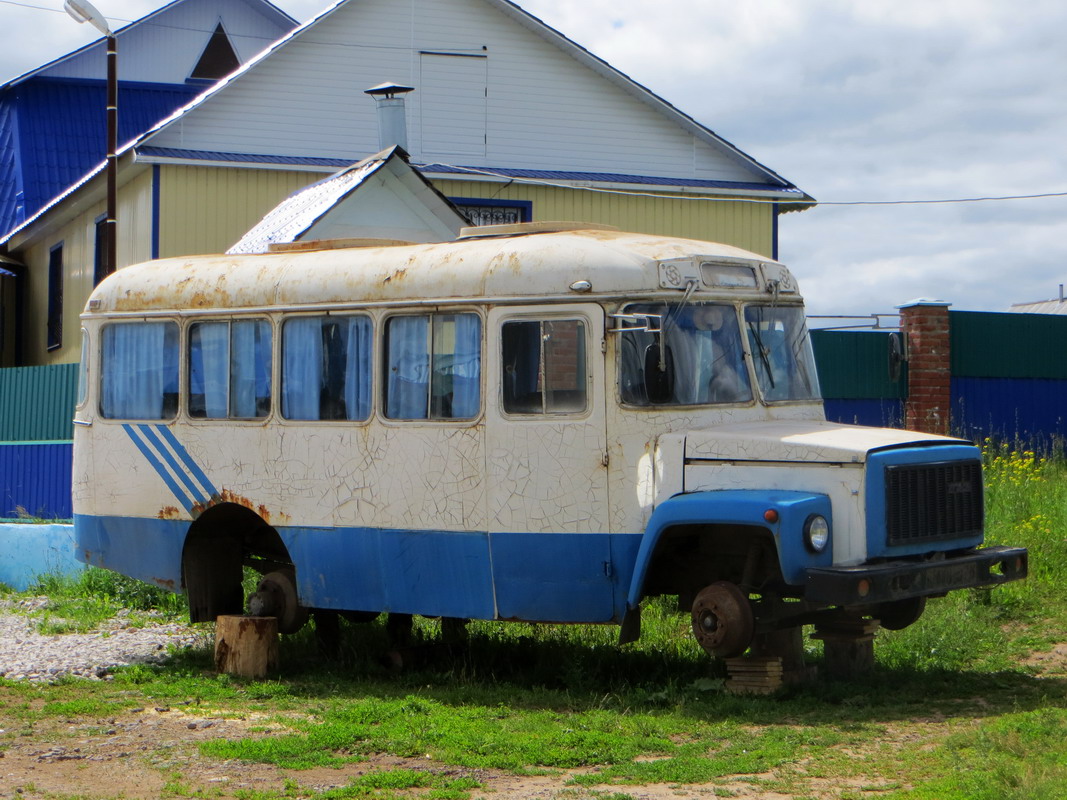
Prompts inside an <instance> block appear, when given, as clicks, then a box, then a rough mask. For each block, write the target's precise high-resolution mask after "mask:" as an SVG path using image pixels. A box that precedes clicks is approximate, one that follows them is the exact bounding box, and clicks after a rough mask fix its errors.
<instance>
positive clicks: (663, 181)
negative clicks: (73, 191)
mask: <svg viewBox="0 0 1067 800" xmlns="http://www.w3.org/2000/svg"><path fill="white" fill-rule="evenodd" d="M137 152H138V153H139V154H140V155H142V156H147V157H149V158H153V157H154V158H166V159H174V160H176V161H210V162H215V163H233V164H273V165H291V166H307V167H347V166H349V165H350V164H351V163H352V161H351V159H345V158H321V157H313V156H306V157H305V156H277V155H266V154H259V153H226V152H220V151H214V150H185V149H181V148H175V147H152V146H142V147H138V148H137ZM413 166H415V167H416V168H417V169H418V170H419V171H420V172H423V173H434V174H438V175H442V174H444V175H456V176H463V175H482V176H486V175H490V176H500V177H503V178H526V179H529V180H540V181H582V182H599V183H629V184H635V185H641V186H685V187H691V188H696V189H734V190H745V191H763V192H766V191H777V192H794V193H796V194H797V195H798V196H802V195H803V192H801V191H800V190H799V189H797V188H796V187H795V186H793V185H792V184H786V185H784V186H775V185H773V184H766V183H742V182H738V181H713V180H702V179H697V178H670V177H658V176H653V175H626V174H622V173H615V172H569V171H565V170H547V169H515V168H512V167H464V166H453V165H449V164H414V165H413Z"/></svg>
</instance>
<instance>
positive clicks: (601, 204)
mask: <svg viewBox="0 0 1067 800" xmlns="http://www.w3.org/2000/svg"><path fill="white" fill-rule="evenodd" d="M321 178H322V175H321V174H319V173H313V172H287V171H278V170H259V169H233V168H217V167H176V166H165V167H163V168H162V191H161V201H160V206H161V214H160V217H161V219H162V220H163V222H162V230H161V232H160V242H159V245H160V247H159V254H160V256H161V257H166V256H176V255H187V254H192V253H221V252H223V251H225V250H227V249H228V248H229V247H230V246H231V245H233V243H234V242H236V241H237V240H238V239H239V238H240V237H241V236H243V235H244V234H245V233H246V232H247V231H248V229H249V228H251V227H252V226H253V225H255V224H256V223H257V222H259V221H260V219H262V218H263V216H264V215H265V214H266V213H267V212H268V211H270V210H271V209H272V208H274V207H275V206H276V205H277V204H278V203H280V202H281V201H282V200H283V199H285V198H286V197H288V196H289V195H290V194H292V193H293V192H294V191H296V190H297V189H299V188H301V187H303V186H306V185H307V184H309V183H313V182H314V181H317V180H320V179H321ZM434 185H435V186H436V187H437V188H438V189H439V190H440V191H441V192H442V193H444V194H445V195H447V196H448V197H454V198H463V197H472V198H473V197H477V198H485V197H493V198H496V199H499V200H525V201H530V202H532V203H533V219H534V220H535V221H542V220H553V221H555V220H565V221H580V222H597V223H602V224H607V225H614V226H616V227H618V228H621V229H623V230H629V231H637V232H640V233H658V234H662V235H664V236H685V237H690V238H693V239H704V240H708V241H713V242H723V243H724V244H731V245H734V246H736V247H743V248H744V249H746V250H751V251H753V252H756V253H760V254H762V255H766V256H770V255H771V254H772V251H773V241H774V239H773V227H774V221H773V220H774V211H773V206H772V205H771V204H770V203H743V202H738V201H734V200H723V199H698V196H696V195H673V196H670V197H665V198H650V197H641V196H637V195H625V194H614V193H611V194H609V193H604V192H589V191H584V190H576V189H560V188H555V187H550V186H533V185H527V184H511V185H508V186H504V187H501V186H500V185H499V184H493V183H480V182H474V181H452V180H442V181H435V182H434Z"/></svg>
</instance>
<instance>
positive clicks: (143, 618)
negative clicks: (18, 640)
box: [27, 567, 188, 635]
mask: <svg viewBox="0 0 1067 800" xmlns="http://www.w3.org/2000/svg"><path fill="white" fill-rule="evenodd" d="M27 594H30V595H46V596H47V597H48V604H47V605H46V606H45V607H44V609H42V610H39V611H34V612H32V615H33V616H34V617H35V618H36V620H37V628H38V631H39V632H40V633H43V634H48V635H51V634H60V633H85V632H87V631H92V630H95V629H96V628H98V627H99V626H100V624H101V623H103V622H104V621H106V620H109V619H111V618H113V617H114V616H115V615H116V614H118V613H119V612H120V611H122V610H125V611H126V612H129V614H128V616H127V619H126V622H127V624H128V625H129V626H135V627H141V626H143V625H145V624H147V623H148V622H149V621H153V620H154V621H160V619H161V618H162V619H170V620H172V619H180V618H183V617H185V616H186V615H187V614H188V605H187V603H186V600H185V597H184V595H178V594H174V593H172V592H168V591H166V590H164V589H160V588H158V587H155V586H150V585H149V584H147V583H142V582H141V581H137V580H134V579H133V578H127V577H126V576H124V575H119V574H118V573H116V572H111V571H109V570H104V569H97V568H95V567H89V568H88V569H86V570H85V571H83V572H82V573H81V574H79V575H78V576H77V577H69V576H64V575H41V576H38V578H37V580H36V581H35V583H34V585H33V586H31V587H30V589H29V590H28V592H27Z"/></svg>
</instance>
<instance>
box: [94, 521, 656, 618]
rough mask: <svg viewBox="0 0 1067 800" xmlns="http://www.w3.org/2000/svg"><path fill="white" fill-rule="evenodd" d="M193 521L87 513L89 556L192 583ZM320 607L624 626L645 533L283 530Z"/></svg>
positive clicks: (308, 598)
mask: <svg viewBox="0 0 1067 800" xmlns="http://www.w3.org/2000/svg"><path fill="white" fill-rule="evenodd" d="M188 527H189V523H188V522H180V521H174V520H157V519H131V518H121V517H87V516H78V517H76V518H75V531H76V538H77V542H78V557H79V559H80V560H82V561H85V562H86V563H88V564H92V565H95V566H100V567H106V568H107V569H112V570H115V571H116V572H121V573H123V574H125V575H130V576H131V577H134V578H138V579H139V580H143V581H146V582H149V583H156V584H159V585H163V586H168V587H169V588H173V589H175V590H178V589H180V587H181V558H182V548H183V546H184V542H185V535H186V533H187V531H188ZM277 531H278V533H279V534H280V535H281V537H282V540H283V541H284V543H285V546H286V548H287V549H288V551H289V554H290V556H292V559H293V563H294V564H295V565H296V574H297V588H298V591H299V595H300V599H301V602H302V603H303V604H304V605H307V606H311V607H314V608H332V609H337V610H347V611H391V612H396V613H402V614H421V615H424V616H430V617H436V616H442V617H464V618H468V619H515V620H525V621H531V622H532V621H537V622H587V623H607V622H619V621H621V620H622V617H623V615H624V614H625V612H626V595H627V591H628V589H629V587H630V579H631V577H632V575H633V570H634V561H635V559H636V557H637V553H638V549H639V547H640V542H641V534H606V533H605V534H599V533H493V534H489V533H485V532H484V531H459V532H456V531H411V530H396V529H384V528H313V527H298V526H290V527H278V528H277Z"/></svg>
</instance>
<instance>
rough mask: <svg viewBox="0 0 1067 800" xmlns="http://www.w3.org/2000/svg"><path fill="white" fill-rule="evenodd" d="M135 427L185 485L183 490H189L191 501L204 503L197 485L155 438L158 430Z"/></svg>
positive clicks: (157, 438)
mask: <svg viewBox="0 0 1067 800" xmlns="http://www.w3.org/2000/svg"><path fill="white" fill-rule="evenodd" d="M137 427H138V429H139V430H140V431H141V433H142V434H143V435H144V437H145V439H146V440H147V441H148V444H149V445H151V446H152V447H153V448H154V449H155V451H156V452H157V453H159V455H161V456H162V457H163V460H164V461H166V462H167V463H168V464H169V465H170V468H171V469H172V470H174V474H175V475H177V476H178V478H179V480H181V482H182V483H184V484H185V488H187V489H188V490H189V493H190V494H191V495H192V497H193V500H194V501H196V502H197V503H206V502H207V500H208V498H207V497H205V496H204V494H203V492H201V491H200V489H199V488H197V485H196V484H195V483H193V480H192V478H190V477H189V476H188V475H187V474H186V472H185V470H183V469H182V468H181V466H179V464H178V461H177V459H175V458H174V456H173V455H172V454H171V452H170V450H168V449H167V446H166V445H165V444H164V443H163V442H161V441H160V440H159V437H158V436H156V431H157V430H159V428H157V427H156V426H154V425H138V426H137Z"/></svg>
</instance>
